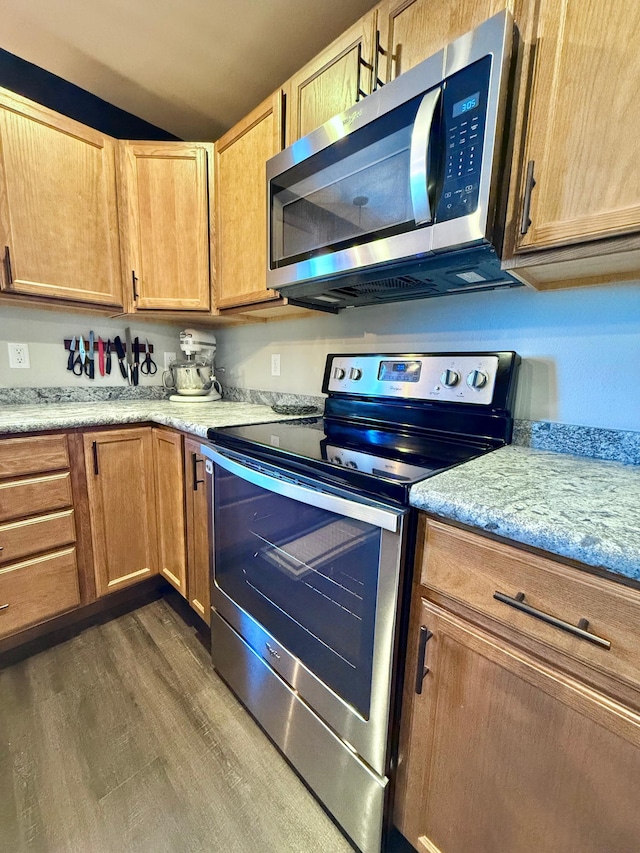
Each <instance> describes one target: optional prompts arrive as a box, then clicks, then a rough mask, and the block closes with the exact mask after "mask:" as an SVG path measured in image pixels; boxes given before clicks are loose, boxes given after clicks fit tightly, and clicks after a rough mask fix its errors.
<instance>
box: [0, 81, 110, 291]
mask: <svg viewBox="0 0 640 853" xmlns="http://www.w3.org/2000/svg"><path fill="white" fill-rule="evenodd" d="M0 142H1V147H0V223H1V224H0V231H1V232H2V240H3V244H2V249H0V251H2V252H3V253H4V260H5V262H4V265H3V275H2V288H3V289H4V290H6V291H8V292H10V293H19V294H26V295H35V296H46V297H50V298H52V299H64V300H70V301H73V302H87V303H92V304H96V305H110V306H116V307H120V306H122V287H121V272H120V244H119V236H118V217H117V209H116V171H115V140H113V139H111V138H110V137H108V136H104V135H103V134H101V133H99V132H98V131H97V130H92V129H91V128H89V127H85V126H84V125H82V124H79V123H78V122H75V121H72V120H71V119H68V118H66V117H65V116H61V115H59V114H58V113H55V112H53V111H52V110H48V109H46V108H45V107H41V106H39V105H38V104H34V103H32V102H31V101H28V100H26V99H25V98H21V97H19V96H18V95H14V94H13V93H11V92H8V91H7V90H5V89H2V90H0Z"/></svg>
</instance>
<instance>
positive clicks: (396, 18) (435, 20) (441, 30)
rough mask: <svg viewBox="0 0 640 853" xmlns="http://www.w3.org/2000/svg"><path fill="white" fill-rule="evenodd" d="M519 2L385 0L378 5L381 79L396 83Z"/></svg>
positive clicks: (514, 0)
mask: <svg viewBox="0 0 640 853" xmlns="http://www.w3.org/2000/svg"><path fill="white" fill-rule="evenodd" d="M516 2H517V0H385V2H383V3H381V4H380V5H379V6H378V28H379V31H380V45H381V47H382V49H383V52H382V53H381V55H380V56H379V58H378V60H377V62H378V68H379V74H378V76H379V77H380V79H382V80H386V81H389V80H393V79H394V78H396V77H397V76H398V75H399V74H403V73H404V72H405V71H408V70H409V69H410V68H413V66H414V65H417V64H418V63H419V62H422V60H423V59H427V58H428V57H429V56H431V55H432V54H434V53H437V52H438V51H439V50H442V48H443V47H446V45H448V44H449V43H450V42H452V41H454V40H455V39H457V38H459V37H460V36H463V35H464V34H465V33H467V32H469V30H472V29H474V27H477V26H479V25H480V24H481V23H483V21H486V20H487V18H491V17H492V16H493V15H496V14H497V13H498V12H501V11H502V10H503V9H509V10H510V11H511V12H512V13H513V12H514V6H515V5H516Z"/></svg>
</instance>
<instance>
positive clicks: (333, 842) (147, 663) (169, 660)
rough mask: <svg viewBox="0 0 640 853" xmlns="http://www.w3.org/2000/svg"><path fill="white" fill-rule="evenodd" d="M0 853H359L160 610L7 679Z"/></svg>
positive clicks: (2, 709) (114, 625)
mask: <svg viewBox="0 0 640 853" xmlns="http://www.w3.org/2000/svg"><path fill="white" fill-rule="evenodd" d="M0 850H1V851H2V853H23V851H29V853H35V851H37V853H165V851H166V853H191V851H193V853H201V851H223V853H254V851H256V853H257V851H260V853H316V851H326V853H351V851H352V848H351V846H350V845H349V843H348V842H347V841H346V839H345V838H344V837H343V836H342V834H341V833H340V831H339V830H338V829H337V828H336V826H335V825H334V824H333V823H332V822H331V820H330V819H329V818H328V817H327V815H326V814H325V812H324V811H323V810H322V808H321V807H320V806H319V805H318V803H317V802H316V801H315V800H314V798H313V797H312V796H311V794H310V793H309V792H308V791H307V790H306V788H305V787H304V785H303V784H302V783H301V782H300V780H299V779H298V777H297V776H296V775H295V773H293V771H292V770H291V769H290V768H289V767H288V765H287V764H286V762H285V761H284V759H283V758H282V756H281V755H280V754H279V753H278V751H277V750H276V749H275V747H273V746H272V744H271V743H270V742H269V740H268V739H267V738H266V736H265V735H264V734H263V732H262V731H261V730H260V729H259V727H258V726H257V725H256V724H255V723H254V722H253V720H252V719H251V718H250V717H249V715H248V714H247V713H246V712H245V711H244V709H243V708H242V707H241V706H240V704H239V703H238V702H237V701H236V699H235V698H234V697H233V695H232V694H231V693H230V691H229V690H228V689H227V687H226V686H225V685H224V684H223V683H222V682H221V681H220V679H219V678H218V677H217V676H216V674H215V673H214V672H213V670H212V668H211V661H210V658H209V655H208V653H207V650H206V649H205V648H203V646H202V644H201V643H200V642H199V640H198V639H197V637H196V636H195V634H194V632H193V630H192V629H190V628H189V627H188V626H187V625H186V624H185V623H184V622H183V621H182V619H181V618H180V617H179V616H178V615H177V614H176V613H175V612H174V610H173V609H172V608H171V607H170V606H169V605H168V604H167V603H166V602H165V601H164V600H159V601H155V602H153V603H152V604H148V605H146V606H145V607H142V608H140V609H138V610H135V611H133V612H131V613H128V614H126V615H124V616H120V617H119V618H117V619H114V620H113V621H111V622H108V623H106V624H103V625H97V626H94V627H92V628H89V629H87V630H85V631H84V632H82V633H81V634H79V635H77V636H76V637H74V638H73V639H71V640H68V641H67V642H64V643H61V644H60V645H57V646H55V647H53V648H49V649H47V650H45V651H43V652H40V653H39V654H36V655H33V656H32V657H30V658H28V659H26V660H24V661H22V662H20V663H17V664H14V665H13V666H9V667H7V668H5V669H4V670H1V671H0Z"/></svg>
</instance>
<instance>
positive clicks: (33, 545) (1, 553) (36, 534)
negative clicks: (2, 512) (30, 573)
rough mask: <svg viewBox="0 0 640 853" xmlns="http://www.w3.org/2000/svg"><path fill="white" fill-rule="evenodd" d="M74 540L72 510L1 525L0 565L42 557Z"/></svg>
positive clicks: (74, 530)
mask: <svg viewBox="0 0 640 853" xmlns="http://www.w3.org/2000/svg"><path fill="white" fill-rule="evenodd" d="M75 541H76V527H75V523H74V515H73V510H72V509H66V510H64V511H63V512H55V513H52V514H51V515H41V516H37V517H36V518H28V519H26V520H23V521H14V522H10V523H9V524H2V525H0V564H6V563H12V562H14V561H15V560H20V559H22V558H23V557H28V556H29V555H30V554H41V553H43V552H44V551H53V550H54V549H56V548H62V546H63V545H70V544H72V543H73V542H75Z"/></svg>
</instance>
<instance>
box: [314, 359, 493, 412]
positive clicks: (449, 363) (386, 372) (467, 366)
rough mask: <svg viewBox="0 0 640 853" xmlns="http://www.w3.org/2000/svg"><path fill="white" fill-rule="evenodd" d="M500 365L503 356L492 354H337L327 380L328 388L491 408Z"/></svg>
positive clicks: (355, 392) (361, 394)
mask: <svg viewBox="0 0 640 853" xmlns="http://www.w3.org/2000/svg"><path fill="white" fill-rule="evenodd" d="M498 365H499V359H498V357H497V356H496V355H492V354H488V353H486V354H479V355H463V354H458V353H456V354H453V355H416V356H397V357H394V356H392V355H391V356H372V355H359V356H356V355H353V356H333V357H332V358H331V363H330V365H329V366H328V373H327V375H326V377H325V382H327V388H326V390H327V391H329V392H342V393H347V394H356V395H358V396H365V397H388V398H391V399H394V398H395V399H408V400H433V401H436V400H439V401H442V402H447V403H473V404H475V405H480V406H488V405H491V403H492V402H493V392H494V388H495V384H496V378H497V375H498ZM323 390H324V389H323Z"/></svg>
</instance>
